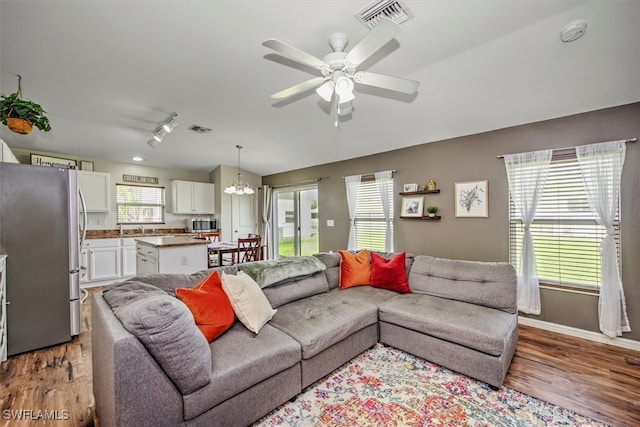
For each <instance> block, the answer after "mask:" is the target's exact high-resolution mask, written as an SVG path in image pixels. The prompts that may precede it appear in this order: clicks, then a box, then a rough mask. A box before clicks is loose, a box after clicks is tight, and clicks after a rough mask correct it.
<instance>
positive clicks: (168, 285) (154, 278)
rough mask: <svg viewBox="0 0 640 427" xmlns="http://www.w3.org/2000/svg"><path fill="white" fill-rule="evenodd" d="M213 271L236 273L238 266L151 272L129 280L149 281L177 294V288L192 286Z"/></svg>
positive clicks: (171, 293)
mask: <svg viewBox="0 0 640 427" xmlns="http://www.w3.org/2000/svg"><path fill="white" fill-rule="evenodd" d="M212 271H217V272H218V274H222V273H223V272H224V273H227V274H236V273H237V272H238V267H237V266H235V265H229V266H224V267H216V268H210V269H208V270H201V271H198V272H196V273H193V274H150V275H148V276H136V277H133V278H131V279H129V280H132V281H137V282H142V283H148V284H150V285H153V286H155V287H156V288H159V289H162V290H163V291H165V292H166V293H168V294H169V295H175V290H176V288H192V287H194V286H195V285H197V284H198V283H200V282H201V281H202V280H204V279H205V278H206V277H207V276H208V275H209V274H211V272H212Z"/></svg>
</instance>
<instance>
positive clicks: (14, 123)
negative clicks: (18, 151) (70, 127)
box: [0, 76, 51, 135]
mask: <svg viewBox="0 0 640 427" xmlns="http://www.w3.org/2000/svg"><path fill="white" fill-rule="evenodd" d="M20 80H22V77H20V76H18V91H17V92H14V93H12V94H11V95H2V96H1V99H0V121H1V122H2V124H4V125H6V126H7V127H8V128H9V129H10V130H11V131H12V132H15V133H19V134H22V135H27V134H29V133H31V130H32V129H33V126H35V127H37V128H38V129H40V130H42V131H45V132H48V131H50V130H51V125H50V124H49V119H48V118H47V116H45V115H44V114H45V113H46V111H44V109H43V108H42V106H40V104H36V103H35V102H33V101H29V100H28V99H22V98H21V96H22V87H21V86H20Z"/></svg>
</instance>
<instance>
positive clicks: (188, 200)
mask: <svg viewBox="0 0 640 427" xmlns="http://www.w3.org/2000/svg"><path fill="white" fill-rule="evenodd" d="M214 187H215V186H214V184H209V183H208V182H193V181H177V180H176V181H171V198H172V201H173V213H176V214H215V213H216V209H215V202H214V200H215V199H214Z"/></svg>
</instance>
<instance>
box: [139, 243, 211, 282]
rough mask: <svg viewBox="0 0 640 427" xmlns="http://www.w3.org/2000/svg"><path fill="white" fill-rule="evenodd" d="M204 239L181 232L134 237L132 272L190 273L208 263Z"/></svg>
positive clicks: (204, 266)
mask: <svg viewBox="0 0 640 427" xmlns="http://www.w3.org/2000/svg"><path fill="white" fill-rule="evenodd" d="M207 257H208V254H207V241H206V240H204V239H196V238H193V237H186V236H185V237H183V236H154V237H143V238H138V239H136V274H137V275H138V276H146V275H149V274H158V273H162V274H171V273H178V274H180V273H182V274H191V273H195V272H196V271H200V270H205V269H207V267H208V260H207Z"/></svg>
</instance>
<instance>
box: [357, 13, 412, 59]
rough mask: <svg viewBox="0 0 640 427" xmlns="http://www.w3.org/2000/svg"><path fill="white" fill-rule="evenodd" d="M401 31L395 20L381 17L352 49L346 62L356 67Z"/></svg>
mask: <svg viewBox="0 0 640 427" xmlns="http://www.w3.org/2000/svg"><path fill="white" fill-rule="evenodd" d="M400 31H401V28H400V26H399V25H398V24H396V23H395V22H393V21H391V20H389V19H387V18H384V19H381V20H380V22H379V23H378V24H377V25H376V26H375V27H373V28H372V29H371V31H369V32H368V33H367V34H366V35H365V36H364V37H363V38H362V40H360V41H359V42H358V44H357V45H355V46H354V47H353V49H351V51H350V52H349V53H348V54H347V57H346V58H345V64H347V66H348V67H351V68H356V67H357V66H358V65H360V64H362V63H363V62H364V61H366V60H367V58H369V57H370V56H371V55H373V54H374V53H376V52H377V51H378V50H379V49H380V48H381V47H382V46H384V45H385V44H387V43H389V42H390V41H391V40H392V39H393V38H394V37H395V36H396V35H397V34H398V33H399V32H400Z"/></svg>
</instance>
